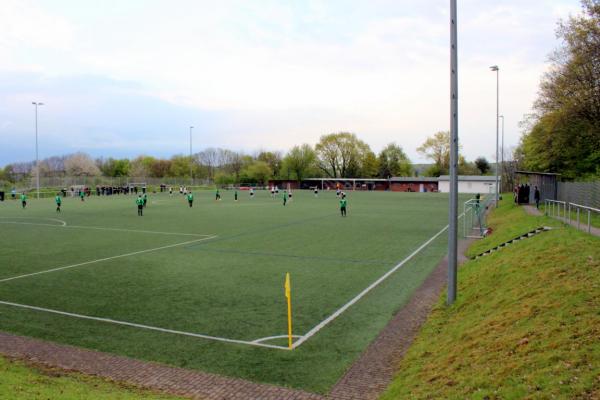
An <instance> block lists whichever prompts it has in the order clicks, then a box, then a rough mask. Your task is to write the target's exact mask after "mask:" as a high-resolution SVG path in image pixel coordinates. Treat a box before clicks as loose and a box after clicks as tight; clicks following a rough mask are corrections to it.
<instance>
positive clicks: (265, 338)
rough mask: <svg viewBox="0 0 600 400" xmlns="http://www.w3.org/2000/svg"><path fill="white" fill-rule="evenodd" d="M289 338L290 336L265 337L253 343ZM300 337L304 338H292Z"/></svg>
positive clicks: (294, 336) (293, 336)
mask: <svg viewBox="0 0 600 400" xmlns="http://www.w3.org/2000/svg"><path fill="white" fill-rule="evenodd" d="M287 337H288V335H277V336H267V337H264V338H260V339H256V340H253V341H252V343H262V342H268V341H269V340H274V339H283V338H287ZM299 337H302V336H300V335H292V338H299ZM286 348H287V347H286Z"/></svg>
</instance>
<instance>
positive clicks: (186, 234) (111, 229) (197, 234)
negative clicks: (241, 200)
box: [65, 225, 215, 238]
mask: <svg viewBox="0 0 600 400" xmlns="http://www.w3.org/2000/svg"><path fill="white" fill-rule="evenodd" d="M65 228H76V229H96V230H103V231H120V232H134V233H155V234H158V235H176V236H200V237H211V238H212V237H215V235H203V234H199V233H181V232H161V231H145V230H140V229H125V228H105V227H102V226H85V225H66V226H65Z"/></svg>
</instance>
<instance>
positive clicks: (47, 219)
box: [0, 217, 67, 226]
mask: <svg viewBox="0 0 600 400" xmlns="http://www.w3.org/2000/svg"><path fill="white" fill-rule="evenodd" d="M0 218H1V219H33V220H40V221H56V222H58V223H59V224H60V225H56V224H36V223H34V222H17V221H0V224H27V225H47V226H66V225H67V222H66V221H63V220H62V219H56V218H34V217H0Z"/></svg>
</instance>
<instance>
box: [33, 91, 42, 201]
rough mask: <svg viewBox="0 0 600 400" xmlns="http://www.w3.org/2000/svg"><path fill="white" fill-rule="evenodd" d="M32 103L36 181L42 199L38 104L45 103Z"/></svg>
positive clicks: (38, 196)
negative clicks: (33, 108)
mask: <svg viewBox="0 0 600 400" xmlns="http://www.w3.org/2000/svg"><path fill="white" fill-rule="evenodd" d="M31 104H33V105H34V106H35V181H36V184H35V186H36V190H37V198H38V200H39V199H40V159H39V153H38V106H43V105H44V103H40V102H37V101H32V102H31Z"/></svg>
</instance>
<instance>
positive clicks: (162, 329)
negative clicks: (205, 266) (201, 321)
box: [0, 301, 289, 350]
mask: <svg viewBox="0 0 600 400" xmlns="http://www.w3.org/2000/svg"><path fill="white" fill-rule="evenodd" d="M0 304H4V305H6V306H11V307H19V308H26V309H28V310H34V311H40V312H46V313H52V314H58V315H64V316H67V317H73V318H80V319H87V320H92V321H99V322H105V323H109V324H115V325H124V326H130V327H133V328H139V329H147V330H151V331H158V332H163V333H171V334H175V335H183V336H191V337H195V338H201V339H207V340H214V341H218V342H225V343H235V344H245V345H250V346H258V347H267V348H271V349H278V350H289V348H288V347H284V346H276V345H272V344H264V343H258V342H249V341H246V340H238V339H228V338H223V337H218V336H210V335H202V334H200V333H192V332H183V331H178V330H174V329H166V328H159V327H156V326H150V325H142V324H136V323H133V322H127V321H119V320H115V319H110V318H101V317H92V316H89V315H82V314H75V313H70V312H66V311H59V310H53V309H50V308H42V307H35V306H29V305H26V304H18V303H11V302H8V301H0Z"/></svg>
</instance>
